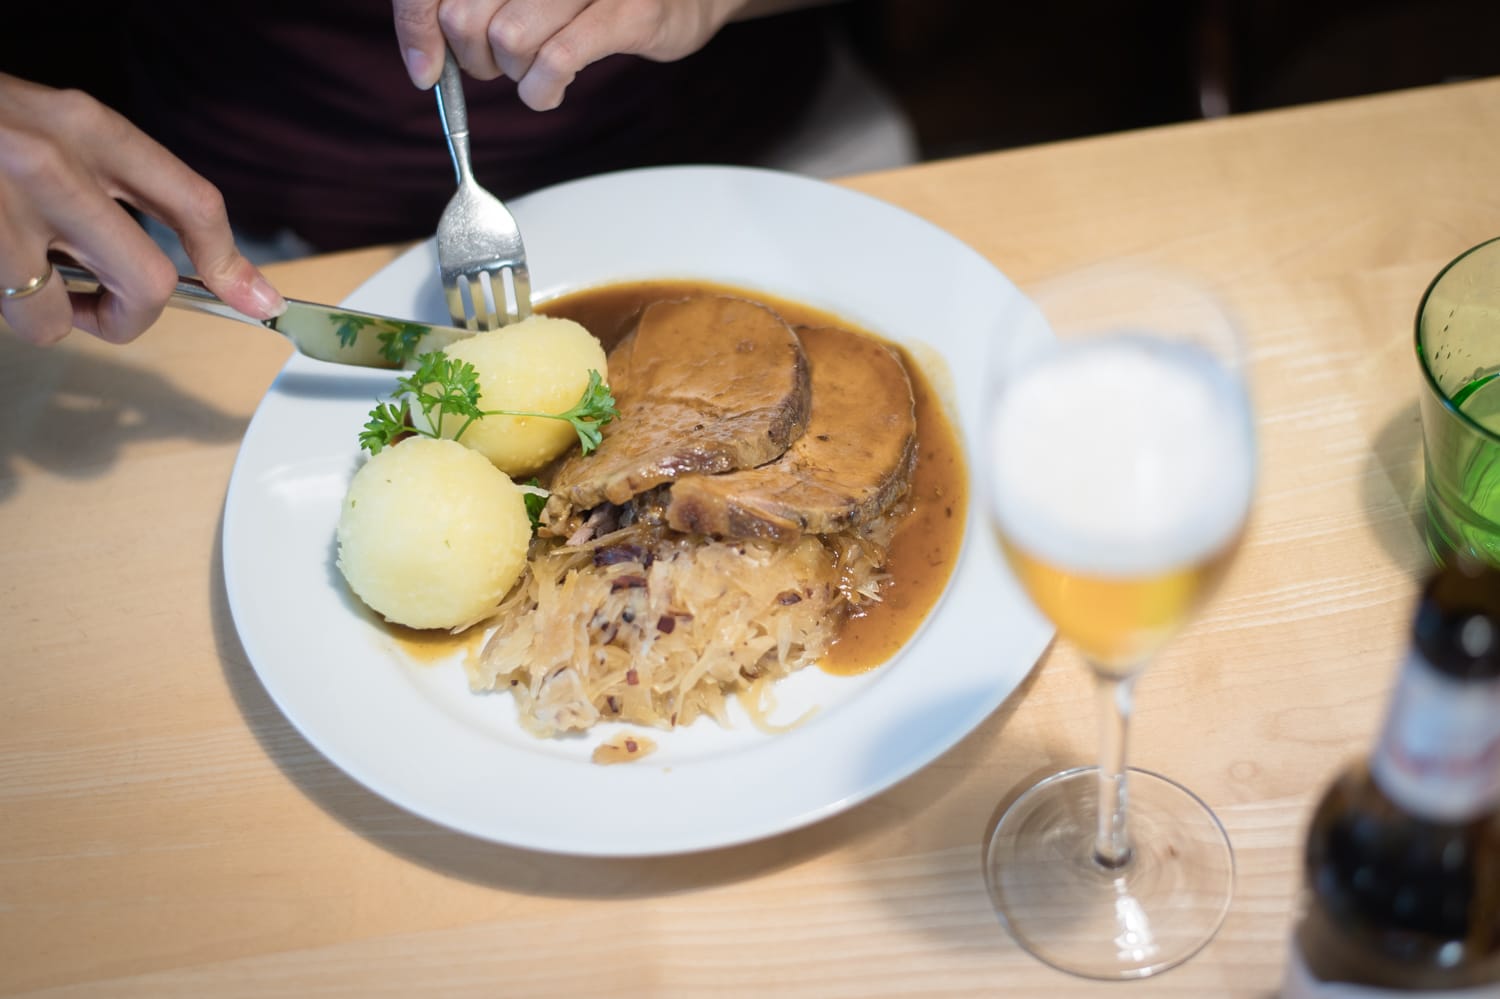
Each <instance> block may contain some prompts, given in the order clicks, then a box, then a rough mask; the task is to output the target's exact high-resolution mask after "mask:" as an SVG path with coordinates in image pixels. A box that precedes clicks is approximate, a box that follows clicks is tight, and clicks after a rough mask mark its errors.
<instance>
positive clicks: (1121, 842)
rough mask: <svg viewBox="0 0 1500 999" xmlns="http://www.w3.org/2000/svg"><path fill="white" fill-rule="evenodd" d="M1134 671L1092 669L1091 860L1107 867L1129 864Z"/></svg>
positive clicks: (1112, 868)
mask: <svg viewBox="0 0 1500 999" xmlns="http://www.w3.org/2000/svg"><path fill="white" fill-rule="evenodd" d="M1135 678H1136V673H1134V672H1131V673H1128V674H1125V675H1121V674H1118V673H1107V672H1105V671H1104V670H1100V669H1095V670H1094V689H1095V691H1096V692H1097V694H1098V696H1099V824H1098V829H1097V831H1096V832H1095V834H1094V860H1095V861H1097V862H1098V863H1100V864H1102V865H1103V866H1105V867H1108V868H1110V869H1111V870H1114V869H1117V868H1120V867H1124V866H1125V865H1126V864H1128V863H1130V833H1129V830H1128V829H1127V828H1126V822H1125V811H1126V798H1127V795H1126V788H1125V737H1126V734H1127V732H1128V730H1129V727H1130V711H1131V707H1132V705H1133V703H1134V698H1135Z"/></svg>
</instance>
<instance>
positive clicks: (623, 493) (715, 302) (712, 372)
mask: <svg viewBox="0 0 1500 999" xmlns="http://www.w3.org/2000/svg"><path fill="white" fill-rule="evenodd" d="M609 383H610V388H611V389H612V390H613V392H614V395H615V400H616V404H617V405H618V408H619V410H620V416H619V418H618V419H616V420H614V421H613V422H611V423H610V424H608V425H607V426H606V427H605V428H604V439H603V441H602V443H601V444H600V445H599V447H598V449H597V450H595V451H594V453H593V454H591V455H589V456H587V457H584V456H582V455H578V454H575V455H574V456H573V457H571V458H569V459H568V460H567V461H566V462H564V463H563V465H562V466H561V467H560V468H559V469H558V471H557V474H556V475H555V476H554V477H553V480H552V484H551V491H552V498H551V499H550V500H549V501H548V505H547V520H548V522H549V523H559V522H561V520H562V519H564V518H566V517H567V515H568V514H569V513H570V512H571V511H581V510H588V509H591V508H593V507H595V506H597V505H599V504H600V503H603V502H606V501H607V502H610V503H615V504H623V503H626V502H627V501H629V500H630V499H631V497H633V496H636V495H638V494H640V493H643V492H646V491H647V490H650V489H652V488H654V487H656V486H659V485H661V484H662V483H665V482H670V481H672V480H674V479H676V478H678V477H679V476H682V475H688V474H694V473H703V474H715V473H719V472H731V471H734V470H736V469H741V468H753V467H754V466H756V465H761V464H764V463H765V462H768V461H772V460H773V459H775V458H778V457H780V456H781V455H782V453H783V452H785V451H786V449H787V447H788V446H790V444H791V442H792V441H794V440H796V439H797V438H798V437H799V436H801V435H802V432H803V429H804V428H805V427H806V425H807V419H808V411H809V409H810V408H811V391H810V388H809V383H808V367H807V359H806V357H805V355H804V354H803V349H802V344H801V341H800V340H799V339H798V338H797V334H796V333H795V332H793V330H792V328H791V327H790V326H788V325H787V324H786V323H785V322H783V321H782V319H781V317H780V316H778V315H777V314H776V313H775V312H773V311H771V310H770V309H768V308H766V307H764V306H762V305H757V304H755V303H753V302H749V301H746V300H744V299H740V298H731V297H726V296H705V297H701V298H691V299H686V300H681V301H666V302H656V303H653V304H652V305H650V306H648V307H647V308H646V309H645V310H644V311H643V312H642V313H641V318H640V321H639V323H637V325H636V328H635V329H634V330H633V331H632V332H631V333H630V334H628V335H627V336H626V337H625V339H623V340H621V341H620V343H619V345H617V346H616V347H615V349H614V350H612V351H611V352H610V355H609Z"/></svg>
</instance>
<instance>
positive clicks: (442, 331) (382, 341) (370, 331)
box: [55, 264, 474, 368]
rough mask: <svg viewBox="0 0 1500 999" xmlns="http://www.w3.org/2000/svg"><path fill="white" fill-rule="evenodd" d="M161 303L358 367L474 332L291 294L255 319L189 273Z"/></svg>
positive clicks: (77, 270)
mask: <svg viewBox="0 0 1500 999" xmlns="http://www.w3.org/2000/svg"><path fill="white" fill-rule="evenodd" d="M55 266H56V267H57V273H58V274H59V275H60V276H61V277H62V279H63V283H64V284H65V285H67V288H68V290H69V291H77V292H82V293H84V294H92V293H93V292H97V291H98V290H99V288H100V282H99V279H98V278H97V277H95V276H94V275H93V274H92V273H91V272H89V271H88V270H85V269H84V268H82V267H77V266H74V265H72V264H57V265H55ZM167 304H168V305H169V306H172V307H173V308H179V309H190V310H192V311H194V312H203V313H207V314H208V315H212V316H219V317H221V318H224V319H233V320H236V321H237V322H242V323H250V324H251V325H254V326H264V327H265V328H266V329H269V330H274V331H275V332H277V333H280V334H281V335H282V336H284V337H286V338H287V339H288V340H290V341H291V342H292V346H294V347H296V348H297V350H298V351H299V352H301V353H303V354H306V355H307V356H308V357H313V358H317V359H318V360H320V361H331V362H332V363H334V364H352V365H356V366H358V367H362V368H399V367H402V366H403V362H406V363H409V359H410V358H412V357H414V356H416V355H417V354H425V353H428V352H430V351H433V350H442V349H445V348H446V347H448V346H449V345H451V344H453V343H455V342H456V341H458V340H462V339H465V338H467V337H471V336H473V335H474V331H473V330H465V329H459V328H457V327H454V326H441V325H435V324H430V323H419V322H417V321H415V320H412V319H397V318H395V317H394V316H381V315H376V314H374V313H371V312H360V311H359V310H357V309H346V308H344V307H343V306H341V305H323V304H320V303H318V302H305V301H302V300H301V299H296V298H288V299H287V300H286V311H285V312H283V313H282V314H281V315H279V316H277V317H275V318H274V319H266V320H260V319H255V318H253V317H251V316H247V315H245V314H244V313H243V312H240V311H238V310H237V309H235V308H233V307H232V306H230V305H229V304H228V303H226V302H225V301H224V300H223V299H221V298H219V297H218V296H217V295H215V294H214V293H213V292H211V291H209V290H208V288H207V287H206V286H205V285H204V284H203V282H202V281H201V280H199V279H198V278H195V277H183V276H179V277H178V278H177V287H176V288H175V289H174V290H173V292H172V297H171V298H170V299H168V300H167Z"/></svg>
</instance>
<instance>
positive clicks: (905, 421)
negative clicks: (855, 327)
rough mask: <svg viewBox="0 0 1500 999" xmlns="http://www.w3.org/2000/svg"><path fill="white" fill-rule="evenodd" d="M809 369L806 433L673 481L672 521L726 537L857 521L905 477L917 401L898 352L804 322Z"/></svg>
mask: <svg viewBox="0 0 1500 999" xmlns="http://www.w3.org/2000/svg"><path fill="white" fill-rule="evenodd" d="M801 339H802V347H803V350H804V351H806V353H807V360H808V366H809V367H810V368H811V369H812V415H811V416H810V417H809V419H808V423H807V432H806V433H804V434H803V435H802V436H801V437H800V438H798V439H797V440H796V441H794V442H793V443H792V446H791V447H790V448H788V449H787V452H786V453H785V454H784V455H782V456H781V457H780V458H778V459H777V460H775V461H773V462H771V463H770V464H767V465H763V466H761V467H759V468H752V469H748V470H745V471H739V472H731V473H728V474H725V475H688V476H683V477H681V478H679V479H678V480H677V481H676V482H675V483H674V484H673V485H672V488H671V491H670V493H669V499H668V504H667V510H666V517H667V523H668V525H669V526H671V527H672V528H673V529H675V530H678V531H685V532H689V533H698V534H710V535H716V536H719V537H724V538H753V537H760V538H778V539H789V538H792V537H796V536H797V535H800V534H828V533H832V532H835V531H841V530H844V529H847V528H851V527H855V526H857V525H859V524H861V523H863V522H864V521H865V520H867V519H869V518H871V517H874V516H877V515H878V514H880V513H883V512H884V511H885V510H886V508H887V507H889V506H890V505H891V504H892V503H893V502H895V500H897V499H898V498H899V497H900V496H901V495H902V494H903V493H904V492H905V491H906V489H907V488H908V486H909V485H910V484H911V472H912V466H913V464H914V462H915V460H916V433H917V420H916V407H915V403H914V402H913V398H912V388H911V379H910V378H909V377H908V375H907V373H906V366H905V365H904V364H903V363H902V361H901V359H900V358H899V357H898V356H897V355H896V352H895V351H893V350H892V349H891V348H889V347H887V346H885V345H884V344H882V343H880V342H879V341H877V340H874V339H872V338H870V337H868V336H863V335H861V334H858V333H852V332H850V331H848V330H842V329H836V328H833V327H820V328H816V329H804V330H802V331H801Z"/></svg>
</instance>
